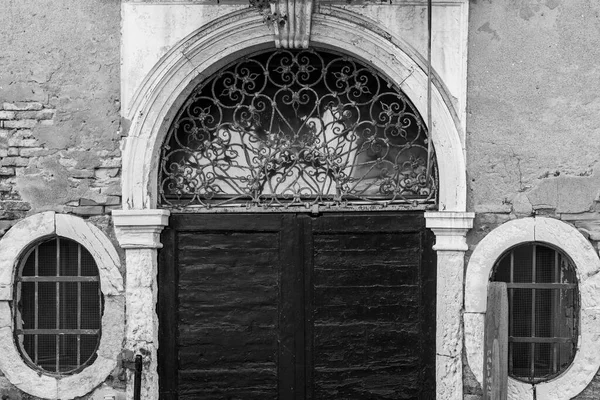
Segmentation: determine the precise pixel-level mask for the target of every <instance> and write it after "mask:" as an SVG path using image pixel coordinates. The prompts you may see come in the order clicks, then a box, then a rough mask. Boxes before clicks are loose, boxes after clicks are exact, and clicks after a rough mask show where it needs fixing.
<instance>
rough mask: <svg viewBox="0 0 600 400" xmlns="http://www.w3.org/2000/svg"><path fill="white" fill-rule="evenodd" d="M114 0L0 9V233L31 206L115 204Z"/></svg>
mask: <svg viewBox="0 0 600 400" xmlns="http://www.w3.org/2000/svg"><path fill="white" fill-rule="evenodd" d="M119 32H120V1H118V0H82V1H76V2H73V1H69V0H60V1H50V0H35V1H34V0H19V1H16V0H9V1H5V2H3V6H2V12H0V49H2V51H1V52H0V65H1V66H2V68H1V69H0V157H1V161H0V201H1V203H0V204H1V207H2V209H1V211H0V231H5V230H6V229H7V228H9V227H10V225H11V224H12V223H13V222H12V221H14V220H16V219H19V218H22V217H23V216H24V215H25V214H26V213H34V212H38V211H41V210H56V211H60V212H74V213H78V214H81V215H98V214H103V213H104V212H105V211H106V207H104V206H108V208H111V207H113V206H116V205H117V204H119V203H120V183H119V172H120V164H121V161H120V150H119V139H120V137H119V126H120V117H119V109H120V99H119V40H120V34H119Z"/></svg>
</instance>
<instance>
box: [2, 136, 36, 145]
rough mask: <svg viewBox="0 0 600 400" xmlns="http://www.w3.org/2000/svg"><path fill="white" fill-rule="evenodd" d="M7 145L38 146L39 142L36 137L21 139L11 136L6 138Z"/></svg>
mask: <svg viewBox="0 0 600 400" xmlns="http://www.w3.org/2000/svg"><path fill="white" fill-rule="evenodd" d="M8 145H9V146H15V147H35V146H38V145H39V143H38V141H37V140H36V139H33V138H31V139H21V138H19V137H12V138H9V139H8Z"/></svg>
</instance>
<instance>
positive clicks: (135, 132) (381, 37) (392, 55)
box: [123, 9, 466, 212]
mask: <svg viewBox="0 0 600 400" xmlns="http://www.w3.org/2000/svg"><path fill="white" fill-rule="evenodd" d="M311 44H312V45H314V46H318V47H323V48H330V49H335V50H338V51H343V52H346V53H350V54H352V55H353V56H355V57H357V58H359V59H362V60H364V61H365V62H367V63H370V64H371V65H373V66H374V67H375V68H376V69H377V70H379V71H380V72H382V73H383V74H384V75H385V76H387V77H388V79H390V80H391V81H392V82H396V83H397V84H399V86H400V88H401V89H402V90H403V91H404V93H405V94H406V95H407V96H408V97H409V98H410V99H411V101H412V102H413V104H414V105H415V107H416V108H417V110H418V111H419V112H420V113H421V115H426V113H427V76H426V72H425V71H426V68H425V62H424V60H423V59H422V57H421V56H420V55H419V54H418V53H417V52H416V51H415V50H414V49H412V48H411V47H410V46H409V45H408V44H406V43H404V42H402V41H401V40H399V39H397V38H394V37H392V36H391V35H389V34H388V33H386V32H385V31H383V30H381V29H380V28H379V27H377V25H376V24H375V23H373V22H371V21H370V20H367V19H365V18H363V17H359V16H356V15H355V14H352V13H350V12H348V11H344V10H342V9H335V15H333V14H332V10H323V13H318V14H314V15H313V21H312V31H311ZM273 46H274V42H273V34H272V32H271V31H270V30H269V29H268V28H267V27H266V26H265V24H264V22H263V19H262V17H261V16H260V15H258V13H256V11H255V10H252V9H245V10H241V11H237V12H234V13H232V14H229V15H227V16H225V17H222V18H220V19H217V20H215V21H214V22H212V23H210V24H208V25H206V26H204V27H203V28H201V29H199V30H197V31H195V32H194V33H192V34H191V35H189V36H188V37H186V38H185V39H183V40H182V41H181V42H180V43H179V44H178V45H177V46H175V47H174V48H173V49H171V50H170V51H169V52H168V53H167V54H166V55H165V56H164V57H163V58H162V59H161V60H160V61H159V62H158V63H157V64H156V65H155V67H154V68H153V69H152V70H151V72H150V73H149V74H148V75H147V77H146V78H145V80H144V81H143V83H142V84H141V87H140V88H139V90H138V91H137V93H136V95H135V96H134V98H133V101H132V106H131V109H130V110H129V111H128V112H127V114H126V118H127V119H129V121H130V123H131V124H130V127H129V132H128V136H127V137H126V139H125V147H124V153H123V208H124V209H126V210H127V209H130V210H140V209H154V208H156V204H157V183H156V179H157V171H158V163H159V151H160V147H161V145H162V142H163V140H164V138H165V135H166V132H167V130H168V127H169V125H170V124H171V121H172V119H173V118H174V115H175V113H176V111H177V110H178V109H179V108H180V106H181V105H182V103H183V101H184V100H185V99H186V98H187V96H188V95H189V93H190V91H191V90H192V89H193V88H194V87H195V86H196V85H197V84H198V83H199V82H201V81H202V80H203V79H204V78H206V77H208V76H210V75H211V74H212V73H213V72H215V71H216V70H217V69H218V68H220V67H221V66H223V65H224V64H226V63H227V62H229V61H231V60H233V59H235V58H237V57H239V56H240V55H242V54H244V53H246V52H248V51H251V50H257V49H261V48H269V47H273ZM433 83H434V85H433V90H432V116H433V125H434V126H435V129H434V130H433V135H432V140H433V144H434V147H435V151H436V157H437V162H438V166H439V178H440V188H439V210H440V211H458V212H462V211H465V210H466V172H465V159H464V153H463V149H462V145H461V141H460V137H459V126H458V119H457V117H456V113H455V110H454V109H453V106H452V105H451V102H450V96H449V95H448V93H447V91H446V89H445V88H444V87H443V85H442V83H441V81H440V80H439V79H437V78H434V82H433ZM430 131H431V129H430Z"/></svg>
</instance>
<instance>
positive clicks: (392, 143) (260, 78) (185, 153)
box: [159, 50, 437, 208]
mask: <svg viewBox="0 0 600 400" xmlns="http://www.w3.org/2000/svg"><path fill="white" fill-rule="evenodd" d="M427 141H428V136H427V130H426V127H425V124H424V123H423V120H422V118H421V116H420V115H419V113H418V112H417V111H416V109H415V107H414V106H413V104H412V103H411V102H410V100H409V99H408V98H407V97H406V95H405V94H404V93H403V92H402V91H400V90H398V89H397V88H396V87H394V86H393V85H392V84H390V83H389V82H388V81H386V79H385V78H384V77H382V76H381V75H380V74H378V73H377V72H376V71H374V70H373V69H372V68H369V67H367V66H365V65H363V64H362V63H360V62H359V61H357V60H355V59H352V58H350V57H346V56H339V55H336V54H332V53H328V52H324V51H315V50H302V51H288V50H277V51H269V52H266V53H262V54H258V55H254V56H250V57H245V58H243V59H241V60H238V61H237V62H235V63H234V64H232V65H230V66H228V67H226V68H224V69H223V70H221V71H220V72H219V73H217V74H216V75H214V76H212V77H211V78H209V79H207V80H205V81H204V82H202V83H201V84H200V85H199V86H198V87H197V88H196V89H195V90H194V92H193V94H192V95H191V96H190V97H189V98H188V99H187V101H186V102H185V104H184V106H183V107H182V108H181V110H180V111H179V113H178V115H177V117H176V118H175V120H174V122H173V124H172V126H171V128H170V130H169V132H168V136H167V138H166V141H165V143H164V145H163V147H162V154H161V165H160V170H159V192H160V199H161V203H162V204H163V205H165V206H175V207H183V206H200V207H201V208H211V207H231V206H245V207H248V206H250V207H252V206H260V207H272V206H276V207H296V206H312V205H315V204H319V205H327V206H351V205H355V204H371V205H372V204H379V205H390V204H405V205H408V206H409V207H418V206H425V205H430V206H431V205H435V203H436V196H437V179H436V177H437V169H436V167H435V164H434V167H433V173H432V174H430V177H429V179H427V171H426V169H427V157H428V156H429V155H428V151H427Z"/></svg>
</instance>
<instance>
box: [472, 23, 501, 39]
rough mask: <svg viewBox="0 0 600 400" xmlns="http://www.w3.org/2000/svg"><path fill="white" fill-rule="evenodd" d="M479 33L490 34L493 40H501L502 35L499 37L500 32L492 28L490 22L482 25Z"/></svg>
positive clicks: (478, 30)
mask: <svg viewBox="0 0 600 400" xmlns="http://www.w3.org/2000/svg"><path fill="white" fill-rule="evenodd" d="M477 32H485V33H489V34H490V35H492V40H498V41H499V40H500V35H498V32H496V31H495V30H494V29H492V28H491V27H490V23H489V22H486V23H485V24H483V25H481V26H480V27H479V29H477Z"/></svg>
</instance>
